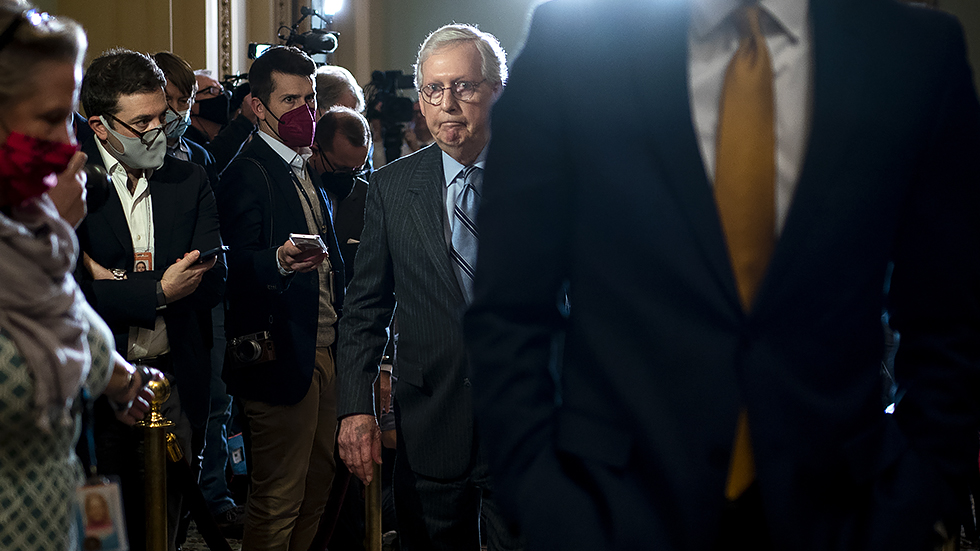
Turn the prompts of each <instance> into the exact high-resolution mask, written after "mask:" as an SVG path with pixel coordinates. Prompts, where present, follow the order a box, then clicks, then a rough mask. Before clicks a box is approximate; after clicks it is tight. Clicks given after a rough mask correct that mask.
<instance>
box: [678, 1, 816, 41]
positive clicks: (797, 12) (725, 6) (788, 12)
mask: <svg viewBox="0 0 980 551" xmlns="http://www.w3.org/2000/svg"><path fill="white" fill-rule="evenodd" d="M745 3H746V2H744V1H743V0H694V2H693V7H692V10H691V23H690V25H691V32H693V33H694V37H695V38H697V39H699V40H700V39H704V38H705V37H707V36H708V35H709V34H711V33H712V32H713V31H714V30H715V29H717V28H718V26H720V25H721V24H722V23H723V22H724V21H725V20H727V19H728V18H729V16H730V15H731V14H732V12H734V11H735V10H737V9H738V8H739V7H741V6H742V5H744V4H745ZM758 3H759V5H760V6H761V7H762V9H763V11H765V12H766V13H767V14H768V15H769V16H770V18H772V19H773V20H775V22H776V23H777V24H778V25H779V26H780V27H781V28H782V29H783V31H784V32H785V33H787V34H788V35H789V37H790V39H792V40H793V41H794V42H796V41H798V40H800V39H801V38H802V37H803V36H804V35H805V32H806V28H807V25H808V23H807V14H808V11H807V10H808V2H804V1H801V0H759V2H758Z"/></svg>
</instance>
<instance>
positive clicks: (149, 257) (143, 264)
mask: <svg viewBox="0 0 980 551" xmlns="http://www.w3.org/2000/svg"><path fill="white" fill-rule="evenodd" d="M151 270H153V253H151V252H150V251H143V252H141V253H136V254H134V255H133V271H134V272H149V271H151Z"/></svg>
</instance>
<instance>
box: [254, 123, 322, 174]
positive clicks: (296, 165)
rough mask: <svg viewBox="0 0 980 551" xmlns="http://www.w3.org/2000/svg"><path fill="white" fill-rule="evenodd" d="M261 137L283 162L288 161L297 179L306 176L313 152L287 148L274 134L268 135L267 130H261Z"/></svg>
mask: <svg viewBox="0 0 980 551" xmlns="http://www.w3.org/2000/svg"><path fill="white" fill-rule="evenodd" d="M259 136H260V137H261V138H262V139H263V140H265V143H267V144H269V147H271V148H272V150H273V151H275V152H276V154H278V155H279V156H280V157H282V160H284V161H286V164H287V165H289V168H291V169H293V172H294V173H295V174H296V177H298V178H300V179H302V178H303V177H305V175H306V161H308V160H309V159H310V157H311V156H312V155H313V150H312V149H310V148H309V147H301V148H299V149H298V150H294V149H293V148H291V147H289V146H287V145H286V144H284V143H282V142H280V141H279V140H277V139H276V138H275V137H273V136H272V134H269V133H267V132H266V131H265V130H259Z"/></svg>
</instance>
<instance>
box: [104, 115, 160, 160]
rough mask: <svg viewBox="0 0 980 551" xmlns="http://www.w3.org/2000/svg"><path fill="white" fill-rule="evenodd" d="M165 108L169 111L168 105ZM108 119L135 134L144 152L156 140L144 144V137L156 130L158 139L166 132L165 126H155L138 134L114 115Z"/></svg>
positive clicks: (137, 131)
mask: <svg viewBox="0 0 980 551" xmlns="http://www.w3.org/2000/svg"><path fill="white" fill-rule="evenodd" d="M167 108H168V109H169V108H170V106H169V105H168V106H167ZM109 117H110V118H111V119H112V120H114V121H116V122H118V123H119V124H121V125H123V128H125V129H126V130H129V131H130V132H132V133H133V134H136V137H137V138H139V140H140V143H141V144H143V145H144V146H145V147H146V150H147V151H149V150H150V146H151V145H153V141H154V140H156V138H153V140H150V142H149V143H147V142H146V139H145V138H144V136H146V135H147V134H149V133H150V132H153V131H154V130H156V131H157V132H158V134H157V137H159V135H160V134H164V135H166V132H167V129H166V126H167V125H166V124H159V125H157V126H154V127H153V128H147V129H146V130H144V131H142V132H140V131H139V130H137V129H135V128H133V127H132V126H129V125H128V124H126V123H125V122H123V121H122V119H120V118H119V117H117V116H115V115H109Z"/></svg>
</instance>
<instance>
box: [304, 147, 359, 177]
mask: <svg viewBox="0 0 980 551" xmlns="http://www.w3.org/2000/svg"><path fill="white" fill-rule="evenodd" d="M316 152H317V154H319V155H320V158H321V159H323V162H325V163H327V166H328V167H330V172H331V173H333V174H337V175H340V176H350V177H352V178H361V179H364V176H365V175H367V173H368V169H366V168H364V165H361V168H360V169H359V170H355V169H353V168H345V169H343V170H337V167H335V166H333V163H331V162H330V159H328V158H327V154H326V153H325V152H324V151H323V149H319V148H317V150H316Z"/></svg>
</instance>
